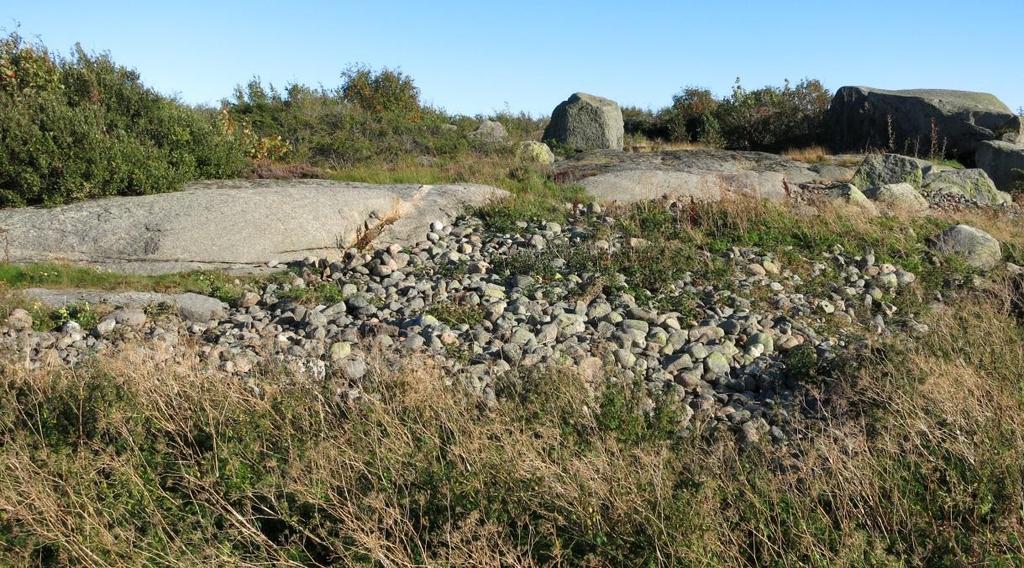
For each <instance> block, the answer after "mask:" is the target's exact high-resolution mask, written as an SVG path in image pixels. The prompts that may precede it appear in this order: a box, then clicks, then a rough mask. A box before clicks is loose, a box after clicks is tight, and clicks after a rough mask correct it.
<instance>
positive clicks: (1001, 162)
mask: <svg viewBox="0 0 1024 568" xmlns="http://www.w3.org/2000/svg"><path fill="white" fill-rule="evenodd" d="M974 163H975V164H976V165H977V166H978V167H979V168H981V169H983V170H985V173H987V174H988V176H989V177H990V178H992V182H993V183H995V184H996V187H997V188H999V189H1001V190H1003V191H1020V190H1021V188H1024V147H1021V146H1017V145H1016V144H1010V143H1009V142H1002V141H998V140H994V141H990V142H982V143H981V144H978V151H977V152H975V154H974Z"/></svg>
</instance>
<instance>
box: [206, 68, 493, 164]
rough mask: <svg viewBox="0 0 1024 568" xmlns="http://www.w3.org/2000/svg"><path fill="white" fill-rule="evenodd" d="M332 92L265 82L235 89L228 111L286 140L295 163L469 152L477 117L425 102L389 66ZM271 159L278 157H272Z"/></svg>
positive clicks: (360, 72) (353, 73)
mask: <svg viewBox="0 0 1024 568" xmlns="http://www.w3.org/2000/svg"><path fill="white" fill-rule="evenodd" d="M342 79H343V82H342V84H341V86H339V87H337V88H334V89H326V88H324V87H319V88H311V87H307V86H304V85H296V84H292V85H289V86H287V87H286V88H285V89H284V91H283V92H281V91H279V90H278V89H276V88H274V86H273V85H270V86H267V87H265V86H264V85H263V84H262V83H261V81H260V80H259V79H253V80H251V81H250V82H249V83H248V84H247V85H246V86H244V87H242V86H239V87H237V88H236V89H235V94H234V97H233V98H232V99H231V100H225V101H224V103H223V105H224V110H225V112H226V113H227V115H228V117H229V118H230V120H231V121H232V122H233V123H236V124H239V125H241V128H242V130H243V131H250V130H251V131H252V132H253V133H255V135H256V136H258V137H260V138H262V139H276V138H279V139H281V140H282V141H283V142H284V143H285V144H286V145H287V148H288V158H289V159H290V160H291V161H296V162H306V163H310V164H313V165H317V166H322V167H329V168H338V167H344V166H351V165H354V164H358V163H361V162H366V161H369V160H383V161H389V160H394V159H396V158H398V157H400V156H404V155H409V154H412V155H426V156H450V155H454V154H458V153H460V152H462V151H465V150H468V149H469V148H470V141H469V139H468V138H467V136H466V133H467V132H468V131H469V130H471V129H472V128H473V127H475V124H476V123H475V121H473V120H472V119H459V118H456V117H451V116H448V115H446V114H445V113H444V112H442V111H440V110H437V109H434V108H431V107H428V106H425V105H423V104H422V103H420V100H419V90H418V89H417V88H416V86H415V85H414V84H413V81H412V79H410V78H409V77H408V76H407V75H404V74H402V73H401V72H398V71H394V70H391V69H383V70H380V71H372V70H369V69H367V68H365V67H353V68H350V69H349V70H347V71H345V72H344V73H342ZM271 157H273V156H271Z"/></svg>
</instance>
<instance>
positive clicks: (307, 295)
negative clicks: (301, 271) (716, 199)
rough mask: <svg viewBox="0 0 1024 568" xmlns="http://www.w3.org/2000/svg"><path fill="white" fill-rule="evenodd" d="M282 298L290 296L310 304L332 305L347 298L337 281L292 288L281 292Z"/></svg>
mask: <svg viewBox="0 0 1024 568" xmlns="http://www.w3.org/2000/svg"><path fill="white" fill-rule="evenodd" d="M281 297H282V298H290V299H292V300H295V301H297V302H300V303H302V304H306V305H309V306H316V305H320V304H322V305H325V306H331V305H334V304H337V303H338V302H340V301H342V300H344V299H345V296H344V294H342V293H341V286H339V285H338V284H337V283H335V282H321V283H318V284H315V285H312V286H306V287H304V288H290V289H289V290H287V291H285V292H283V293H282V294H281Z"/></svg>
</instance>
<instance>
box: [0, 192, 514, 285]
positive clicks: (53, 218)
mask: <svg viewBox="0 0 1024 568" xmlns="http://www.w3.org/2000/svg"><path fill="white" fill-rule="evenodd" d="M502 195H505V192H504V191H502V190H499V189H496V188H493V187H490V186H484V185H474V184H462V185H436V186H429V185H373V184H363V183H350V182H332V181H325V180H226V181H209V182H198V183H193V184H190V185H189V186H187V187H186V188H185V190H184V191H180V192H177V193H164V194H159V195H146V196H139V197H114V198H108V199H99V200H93V201H86V202H81V203H76V204H73V205H66V206H63V207H57V208H53V209H43V208H20V209H9V210H3V211H0V228H2V229H4V230H5V231H6V233H5V234H4V235H3V238H4V239H5V242H4V245H5V250H6V252H7V254H8V256H9V260H11V261H14V262H22V261H47V260H66V261H71V262H80V263H88V264H94V265H100V266H105V267H110V268H116V269H118V270H122V271H127V272H136V273H159V272H175V271H182V270H189V269H197V268H213V267H228V268H230V267H236V268H247V267H248V268H251V267H253V266H255V265H260V264H263V263H266V262H268V261H289V260H296V259H301V258H304V257H307V256H310V255H315V256H324V257H328V258H337V257H339V256H340V255H341V253H342V252H343V251H344V249H345V248H346V247H348V246H350V245H351V244H352V243H353V242H355V241H356V240H357V239H359V238H361V237H362V238H364V239H365V238H372V237H373V236H374V235H376V234H378V233H379V232H383V233H386V235H385V236H386V237H387V239H388V240H389V241H390V242H397V243H404V242H411V240H412V239H415V238H418V237H419V236H420V235H422V234H423V232H424V231H425V230H426V228H427V227H428V226H429V225H430V223H431V222H433V221H436V220H446V219H450V218H452V217H453V216H455V215H456V214H458V213H459V212H460V211H461V210H462V209H464V207H465V206H466V205H471V204H482V203H484V202H486V201H488V200H491V199H494V198H497V197H500V196H502Z"/></svg>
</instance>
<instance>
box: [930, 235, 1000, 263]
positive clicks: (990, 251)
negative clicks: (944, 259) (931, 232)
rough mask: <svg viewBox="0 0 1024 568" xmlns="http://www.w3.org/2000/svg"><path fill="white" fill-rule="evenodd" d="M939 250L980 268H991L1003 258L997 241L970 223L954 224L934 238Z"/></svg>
mask: <svg viewBox="0 0 1024 568" xmlns="http://www.w3.org/2000/svg"><path fill="white" fill-rule="evenodd" d="M934 246H935V248H936V249H937V250H939V251H940V252H943V253H946V254H952V255H956V256H958V257H960V258H962V259H963V260H964V262H966V263H967V264H969V265H971V266H973V267H975V268H978V269H980V270H991V269H993V268H995V267H996V265H997V264H999V261H1000V260H1002V258H1003V251H1002V248H1001V247H1000V246H999V241H997V240H996V239H995V237H993V236H992V235H990V234H988V233H986V232H985V231H982V230H981V229H976V228H974V227H971V226H970V225H954V226H952V227H950V228H948V229H946V230H945V231H943V232H942V233H941V234H940V235H939V236H938V237H936V238H935V240H934Z"/></svg>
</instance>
